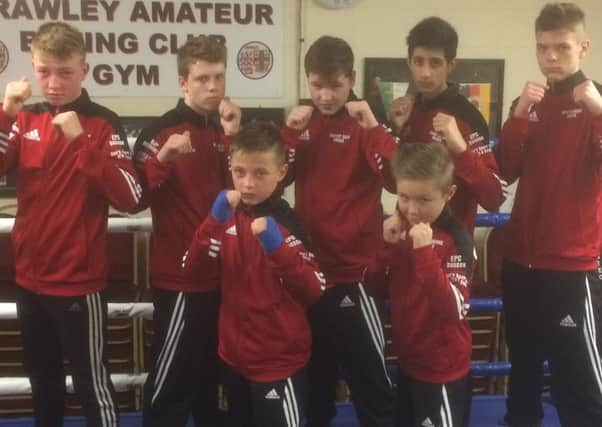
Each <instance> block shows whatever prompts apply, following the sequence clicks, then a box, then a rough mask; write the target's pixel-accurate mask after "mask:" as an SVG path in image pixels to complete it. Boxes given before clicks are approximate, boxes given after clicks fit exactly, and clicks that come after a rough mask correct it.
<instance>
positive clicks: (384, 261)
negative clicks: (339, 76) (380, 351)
mask: <svg viewBox="0 0 602 427" xmlns="http://www.w3.org/2000/svg"><path fill="white" fill-rule="evenodd" d="M432 228H433V245H432V246H425V247H421V248H417V249H414V248H413V246H412V240H411V239H410V238H407V239H406V240H402V241H401V242H400V243H399V244H395V245H392V244H389V243H386V242H385V243H384V245H383V247H382V249H381V250H380V251H379V254H378V255H377V258H376V261H375V262H374V263H373V264H372V265H371V267H370V269H369V270H368V272H367V282H368V285H369V286H372V287H376V288H377V289H378V288H380V289H381V290H387V291H388V294H389V297H390V301H391V325H392V327H393V345H394V348H395V352H396V355H397V358H398V363H399V366H400V367H401V369H402V371H403V372H404V374H406V375H408V376H410V377H412V378H415V379H417V380H420V381H424V382H430V383H448V382H452V381H456V380H458V379H460V378H462V377H464V376H465V375H467V374H468V372H469V370H470V360H471V352H472V334H471V330H470V326H469V324H468V320H467V319H466V314H467V312H468V309H469V298H470V288H471V284H472V276H473V271H474V267H475V264H476V263H475V261H476V259H475V254H474V246H473V243H472V236H471V235H470V234H469V233H468V232H467V231H466V228H465V226H464V225H463V224H462V223H460V221H459V220H457V219H456V218H454V216H453V215H452V214H451V211H450V209H448V208H446V209H445V210H444V211H443V212H442V214H441V215H440V216H439V218H438V219H437V220H436V221H435V223H434V224H432Z"/></svg>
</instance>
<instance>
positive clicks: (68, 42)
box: [31, 22, 86, 60]
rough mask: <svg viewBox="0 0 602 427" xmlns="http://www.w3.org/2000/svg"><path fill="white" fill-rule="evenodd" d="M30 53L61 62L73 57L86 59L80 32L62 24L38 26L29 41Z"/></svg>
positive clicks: (49, 23) (82, 37)
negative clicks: (47, 56)
mask: <svg viewBox="0 0 602 427" xmlns="http://www.w3.org/2000/svg"><path fill="white" fill-rule="evenodd" d="M31 51H32V52H34V51H35V52H39V53H42V54H46V55H50V56H53V57H55V58H58V59H61V60H64V59H68V58H71V57H72V56H73V55H81V57H82V59H85V58H86V45H85V43H84V36H83V35H82V33H81V31H79V30H78V29H77V28H75V27H74V26H72V25H69V24H66V23H64V22H47V23H45V24H42V25H40V27H39V28H38V31H37V32H36V34H35V35H34V36H33V38H32V40H31Z"/></svg>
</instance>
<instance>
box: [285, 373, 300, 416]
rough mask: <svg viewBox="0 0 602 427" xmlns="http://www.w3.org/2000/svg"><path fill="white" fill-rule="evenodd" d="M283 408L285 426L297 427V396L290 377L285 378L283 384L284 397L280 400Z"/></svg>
mask: <svg viewBox="0 0 602 427" xmlns="http://www.w3.org/2000/svg"><path fill="white" fill-rule="evenodd" d="M282 406H283V409H284V417H285V418H286V425H287V427H299V422H300V420H299V407H298V405H297V396H296V395H295V388H294V387H293V382H292V380H291V379H290V378H288V379H287V380H286V384H285V385H284V399H283V400H282Z"/></svg>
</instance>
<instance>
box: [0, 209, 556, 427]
mask: <svg viewBox="0 0 602 427" xmlns="http://www.w3.org/2000/svg"><path fill="white" fill-rule="evenodd" d="M508 217H509V215H508V214H478V215H477V219H476V226H477V227H498V226H501V225H503V224H505V223H506V222H507V221H508ZM13 223H14V219H12V218H0V233H10V232H11V230H12V226H13ZM108 229H109V232H110V233H130V232H148V231H151V229H152V222H151V219H150V218H149V217H144V218H109V224H108ZM501 310H502V300H501V299H500V298H482V299H477V298H474V299H471V300H470V314H475V313H495V312H500V311H501ZM108 311H109V312H108V315H109V318H111V319H125V318H143V319H152V315H153V305H152V303H145V302H132V303H109V304H108ZM16 318H17V310H16V305H15V304H14V303H0V320H6V319H16ZM388 369H389V371H390V373H391V374H394V373H395V371H396V369H397V366H396V365H389V366H388ZM509 372H510V363H509V362H473V363H472V366H471V374H472V375H473V376H478V377H495V376H505V375H508V374H509ZM146 376H147V374H146V373H140V374H134V373H132V374H112V375H111V379H112V381H113V384H114V386H115V389H116V390H117V391H127V390H134V389H137V388H140V387H142V385H143V384H144V382H145V380H146ZM392 378H395V376H394V375H392ZM66 384H67V390H68V392H71V393H72V392H73V385H72V380H71V377H69V376H68V377H67V378H66ZM30 393H31V387H30V384H29V380H28V379H27V378H25V377H3V378H0V396H8V395H15V394H20V395H24V394H30ZM543 403H544V412H545V418H544V422H543V424H542V427H560V423H559V422H558V418H557V415H556V411H555V409H554V407H553V405H552V404H551V403H550V401H549V397H547V396H544V397H543ZM504 414H505V400H504V396H501V395H479V396H474V397H473V399H472V412H471V422H470V427H496V426H503V424H501V423H500V421H501V419H502V418H503V416H504ZM120 416H121V425H122V427H138V426H140V425H141V416H140V414H138V413H124V414H121V415H120ZM32 425H33V420H32V419H31V418H12V419H0V427H13V426H14V427H17V426H18V427H25V426H27V427H29V426H32ZM190 425H191V426H192V424H190ZM65 426H66V427H83V426H85V422H84V420H83V418H82V417H66V419H65ZM332 426H333V427H359V424H358V422H357V419H356V417H355V412H354V409H353V405H352V404H351V403H346V402H344V403H339V404H338V411H337V417H336V419H335V420H334V422H333V424H332Z"/></svg>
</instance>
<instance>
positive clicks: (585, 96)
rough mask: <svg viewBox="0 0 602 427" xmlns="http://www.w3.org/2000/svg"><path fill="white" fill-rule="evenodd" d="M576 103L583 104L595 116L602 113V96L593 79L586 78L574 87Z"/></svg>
mask: <svg viewBox="0 0 602 427" xmlns="http://www.w3.org/2000/svg"><path fill="white" fill-rule="evenodd" d="M573 99H574V100H575V103H576V104H579V105H583V106H584V107H585V108H587V109H588V110H589V111H590V113H592V114H593V115H594V116H599V115H600V114H602V96H600V92H598V89H597V88H596V86H595V85H594V83H593V82H592V81H591V80H586V81H584V82H583V83H581V84H580V85H578V86H576V87H575V88H574V89H573Z"/></svg>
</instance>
